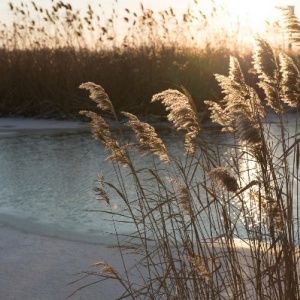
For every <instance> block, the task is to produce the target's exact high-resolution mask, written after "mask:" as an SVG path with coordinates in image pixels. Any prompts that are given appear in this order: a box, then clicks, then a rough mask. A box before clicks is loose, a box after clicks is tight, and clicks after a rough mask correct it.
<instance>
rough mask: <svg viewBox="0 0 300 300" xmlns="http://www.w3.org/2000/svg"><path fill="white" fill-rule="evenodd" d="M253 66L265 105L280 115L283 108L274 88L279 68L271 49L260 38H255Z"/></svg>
mask: <svg viewBox="0 0 300 300" xmlns="http://www.w3.org/2000/svg"><path fill="white" fill-rule="evenodd" d="M253 65H254V68H255V70H256V72H257V74H258V78H259V79H260V81H259V83H258V86H259V87H260V88H262V89H263V91H264V93H265V96H266V101H267V105H268V106H270V107H271V108H272V109H273V110H274V111H275V112H276V113H282V112H283V107H282V103H281V102H280V98H279V97H278V92H277V89H276V86H277V84H278V81H279V66H278V64H277V60H276V57H275V54H274V52H273V49H272V47H271V46H270V45H269V43H267V42H266V41H265V40H263V39H262V38H259V37H256V38H255V48H254V54H253Z"/></svg>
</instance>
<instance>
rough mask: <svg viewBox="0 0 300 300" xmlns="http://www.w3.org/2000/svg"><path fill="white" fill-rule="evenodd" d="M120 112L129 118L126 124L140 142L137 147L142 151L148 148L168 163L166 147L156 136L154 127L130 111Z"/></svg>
mask: <svg viewBox="0 0 300 300" xmlns="http://www.w3.org/2000/svg"><path fill="white" fill-rule="evenodd" d="M122 114H123V115H124V116H126V117H127V118H129V121H127V122H126V125H127V126H129V127H130V128H131V129H132V130H133V131H134V132H135V134H136V137H137V139H138V140H139V142H140V145H139V149H140V150H141V151H142V152H145V151H147V150H150V151H151V152H152V153H154V154H156V155H158V157H159V158H160V159H161V161H163V162H164V163H169V162H170V159H169V156H168V151H167V148H166V146H165V144H164V143H163V141H162V140H161V139H160V138H159V137H158V136H157V134H156V132H155V129H154V127H153V126H151V125H150V124H148V123H145V122H141V121H140V120H139V119H138V118H137V117H136V116H135V115H133V114H131V113H128V112H122Z"/></svg>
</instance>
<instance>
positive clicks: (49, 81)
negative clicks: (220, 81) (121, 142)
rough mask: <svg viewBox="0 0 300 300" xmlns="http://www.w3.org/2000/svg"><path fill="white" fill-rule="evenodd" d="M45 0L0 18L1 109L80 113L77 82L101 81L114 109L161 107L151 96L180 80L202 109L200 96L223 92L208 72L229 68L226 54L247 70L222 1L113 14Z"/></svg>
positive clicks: (247, 59)
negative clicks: (207, 6) (225, 23)
mask: <svg viewBox="0 0 300 300" xmlns="http://www.w3.org/2000/svg"><path fill="white" fill-rule="evenodd" d="M48 4H49V5H46V4H45V7H48V8H45V7H44V6H39V5H38V4H36V3H35V2H34V1H32V2H24V1H23V2H20V3H19V4H15V2H14V3H11V4H10V10H11V13H12V14H13V22H12V24H11V25H9V24H5V23H0V54H1V55H0V64H1V71H2V72H1V74H2V75H0V98H1V104H0V112H1V115H2V116H8V115H13V116H16V115H22V116H28V117H32V116H35V117H44V118H50V117H56V118H74V117H78V115H77V112H78V111H79V110H81V109H91V108H92V107H90V106H88V102H87V101H84V98H85V94H83V93H82V92H81V91H79V90H78V89H77V87H78V85H79V84H80V83H81V82H87V81H93V82H101V83H102V85H103V86H105V89H106V90H107V92H108V93H109V95H110V97H111V99H112V101H113V104H114V106H115V108H116V110H117V111H120V110H124V109H128V107H130V112H132V113H151V114H152V113H155V114H164V110H163V107H162V106H161V105H159V104H156V105H149V102H150V99H151V97H152V95H153V94H155V93H158V92H160V91H161V90H166V89H174V88H176V86H181V85H182V86H184V87H185V88H186V89H187V90H188V91H189V93H190V94H191V95H192V96H193V99H194V102H195V105H196V107H197V109H198V110H203V109H204V107H205V106H204V104H203V101H204V100H205V99H209V98H212V97H213V98H214V99H217V98H221V94H220V91H219V89H218V86H217V84H216V82H215V80H214V76H213V74H214V73H220V74H223V73H225V72H226V65H227V61H228V58H229V56H230V54H231V55H235V56H236V57H238V58H239V61H240V63H241V65H242V67H243V71H244V72H245V73H247V71H248V69H249V68H250V66H251V53H250V52H251V51H250V50H249V49H250V48H247V46H246V45H243V42H242V37H243V36H244V34H243V31H242V30H241V29H240V27H239V24H236V25H237V26H236V27H235V28H236V31H234V32H227V31H224V30H222V28H221V27H220V25H219V24H218V22H217V20H218V19H219V18H220V16H222V19H226V18H230V17H229V13H228V11H226V9H225V8H224V7H216V6H214V5H212V7H211V10H208V11H205V12H203V11H202V9H201V3H198V4H196V3H195V4H194V5H195V8H196V9H195V10H192V9H189V10H187V11H186V12H182V13H181V14H177V15H176V14H175V13H174V11H173V10H172V8H170V9H168V10H165V11H161V12H159V13H154V12H152V11H151V10H149V9H147V8H146V7H143V6H141V8H140V10H139V11H136V12H134V11H130V10H129V9H125V11H123V12H120V13H119V14H117V13H116V11H114V10H112V11H111V12H108V11H104V10H103V8H102V7H101V2H99V4H97V3H96V4H95V5H94V6H93V7H92V6H88V5H87V7H86V10H83V11H77V10H76V9H74V8H73V7H72V5H71V4H70V3H67V2H63V1H52V2H50V0H49V3H48ZM114 5H117V4H116V3H115V4H114ZM117 23H118V24H122V25H121V26H119V27H122V28H124V35H120V33H119V32H117V31H116V29H115V28H117V26H116V24H117ZM236 41H239V45H237V42H236ZM237 49H239V53H237ZM241 49H248V50H243V51H241ZM247 77H248V78H249V80H254V81H255V80H256V79H255V76H253V75H252V74H248V75H247ZM212 94H213V96H212Z"/></svg>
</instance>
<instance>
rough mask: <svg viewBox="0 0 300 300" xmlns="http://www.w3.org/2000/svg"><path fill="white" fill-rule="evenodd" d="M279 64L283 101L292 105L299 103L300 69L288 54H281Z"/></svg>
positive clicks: (295, 105)
mask: <svg viewBox="0 0 300 300" xmlns="http://www.w3.org/2000/svg"><path fill="white" fill-rule="evenodd" d="M279 65H280V73H281V85H280V86H281V91H280V96H281V99H282V101H283V102H285V103H286V104H288V105H289V106H291V107H297V106H298V105H299V93H300V75H299V70H298V68H297V66H296V64H295V63H294V61H293V60H292V58H290V57H289V56H288V55H286V54H283V53H281V54H280V55H279Z"/></svg>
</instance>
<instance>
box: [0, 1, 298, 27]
mask: <svg viewBox="0 0 300 300" xmlns="http://www.w3.org/2000/svg"><path fill="white" fill-rule="evenodd" d="M9 2H11V3H12V4H13V5H16V6H19V4H20V3H21V1H20V0H18V1H17V0H10V1H9V0H0V22H2V23H7V22H9V20H11V19H12V13H11V12H10V10H9V6H8V3H9ZM23 2H24V3H28V6H29V7H31V1H29V0H24V1H23ZM34 2H35V3H36V4H37V5H38V6H42V7H47V6H48V7H50V6H51V5H52V4H53V3H52V2H51V0H35V1H34ZM54 2H57V1H56V0H55V1H54ZM63 2H64V3H70V4H71V5H72V6H73V8H77V9H82V10H84V11H86V8H87V5H88V4H91V5H92V7H93V8H97V6H98V4H99V3H101V5H102V8H104V9H105V10H106V9H107V11H108V16H109V14H110V12H111V8H112V6H113V5H114V6H115V9H116V11H117V13H120V14H121V15H122V14H123V13H124V9H125V8H128V9H129V10H130V11H135V12H140V3H142V4H143V5H144V7H145V8H149V9H152V10H154V11H161V10H165V9H168V8H169V7H172V8H173V10H174V11H175V13H177V14H179V13H180V12H182V13H183V12H185V11H186V8H187V6H188V5H191V7H192V8H195V9H200V10H201V11H203V9H204V10H205V9H207V7H208V6H209V5H210V4H211V2H212V1H211V0H197V1H195V2H198V4H197V5H196V4H195V3H194V0H177V1H176V0H126V1H125V0H86V1H83V0H69V1H68V0H64V1H63ZM214 2H215V3H216V4H218V3H222V4H223V5H224V4H225V5H226V6H227V7H228V10H229V11H230V12H231V13H232V14H233V16H239V18H240V20H241V21H245V20H247V22H248V24H247V26H249V27H251V28H252V29H254V31H257V30H259V28H261V27H262V24H263V20H265V19H266V18H268V19H270V20H271V19H272V17H274V15H276V10H275V9H274V7H275V6H287V5H290V6H295V13H296V15H297V16H298V17H299V16H300V0H214ZM204 13H205V11H204ZM221 21H222V20H220V22H221Z"/></svg>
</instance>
